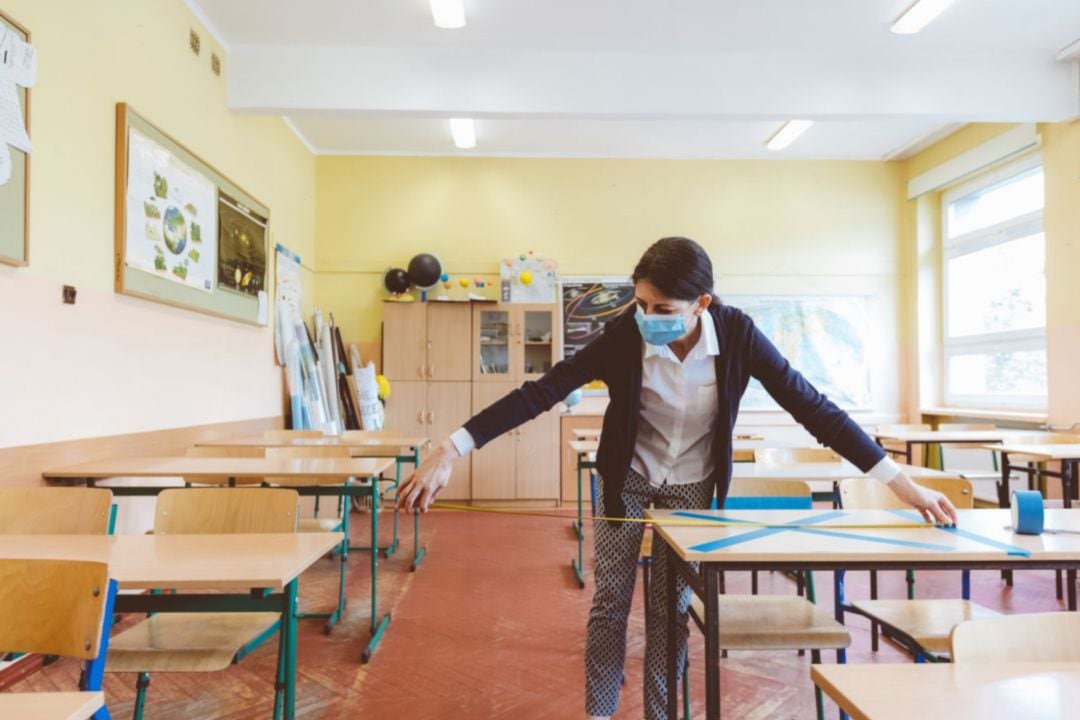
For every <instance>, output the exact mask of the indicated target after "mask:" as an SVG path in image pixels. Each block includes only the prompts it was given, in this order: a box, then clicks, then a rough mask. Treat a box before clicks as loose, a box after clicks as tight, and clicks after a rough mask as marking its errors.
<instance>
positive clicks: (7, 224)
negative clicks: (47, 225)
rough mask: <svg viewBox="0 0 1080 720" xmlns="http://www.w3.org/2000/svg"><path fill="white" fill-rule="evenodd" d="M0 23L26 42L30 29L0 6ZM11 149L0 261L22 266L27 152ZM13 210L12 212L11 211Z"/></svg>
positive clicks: (0, 204)
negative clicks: (10, 165) (9, 176)
mask: <svg viewBox="0 0 1080 720" xmlns="http://www.w3.org/2000/svg"><path fill="white" fill-rule="evenodd" d="M0 26H6V27H7V28H9V29H12V30H14V31H15V32H16V33H18V34H19V35H20V36H21V39H22V40H23V41H24V42H30V31H29V30H28V29H27V28H25V27H24V26H23V25H21V24H19V22H18V21H17V20H15V18H13V17H11V16H10V15H8V14H7V13H5V12H4V11H3V10H0ZM17 90H18V93H19V100H20V102H22V110H23V117H24V119H25V122H26V130H27V132H29V131H30V89H29V88H24V87H19V88H17ZM6 150H7V151H8V152H10V153H11V164H12V168H11V180H9V181H8V182H7V183H5V184H3V185H0V263H3V264H5V265H14V266H16V267H26V266H27V265H29V264H30V156H29V155H28V154H26V153H23V152H22V151H20V150H16V149H15V148H12V147H8V148H6ZM11 210H14V211H15V212H11Z"/></svg>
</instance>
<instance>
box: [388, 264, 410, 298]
mask: <svg viewBox="0 0 1080 720" xmlns="http://www.w3.org/2000/svg"><path fill="white" fill-rule="evenodd" d="M382 281H383V287H385V288H386V289H387V290H388V291H389V292H392V293H394V294H395V295H400V294H401V293H403V292H405V291H406V290H408V289H409V274H408V273H407V272H405V271H404V270H402V269H401V268H390V269H389V270H387V271H386V272H385V273H383V278H382Z"/></svg>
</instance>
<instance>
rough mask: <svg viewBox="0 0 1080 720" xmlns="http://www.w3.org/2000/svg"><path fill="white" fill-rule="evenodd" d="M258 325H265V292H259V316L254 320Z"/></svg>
mask: <svg viewBox="0 0 1080 720" xmlns="http://www.w3.org/2000/svg"><path fill="white" fill-rule="evenodd" d="M255 319H256V321H257V322H258V323H259V324H260V325H265V324H266V291H265V290H260V291H259V314H258V316H257V317H256V318H255Z"/></svg>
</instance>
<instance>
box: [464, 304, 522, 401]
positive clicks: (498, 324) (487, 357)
mask: <svg viewBox="0 0 1080 720" xmlns="http://www.w3.org/2000/svg"><path fill="white" fill-rule="evenodd" d="M510 323H511V310H510V308H508V307H505V306H502V305H489V304H478V305H476V306H475V307H473V327H472V331H473V353H472V355H473V368H472V379H473V380H475V381H477V382H490V383H502V382H506V381H507V380H513V379H514V374H513V366H512V365H511V361H512V357H511V356H512V355H513V353H514V352H516V349H515V346H514V345H513V344H512V340H513V337H512V335H511V331H510V330H511V328H510ZM474 406H475V404H474Z"/></svg>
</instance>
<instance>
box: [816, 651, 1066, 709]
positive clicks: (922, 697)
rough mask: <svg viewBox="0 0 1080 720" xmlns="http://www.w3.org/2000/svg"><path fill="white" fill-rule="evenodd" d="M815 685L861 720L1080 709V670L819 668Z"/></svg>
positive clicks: (1026, 666)
mask: <svg viewBox="0 0 1080 720" xmlns="http://www.w3.org/2000/svg"><path fill="white" fill-rule="evenodd" d="M810 677H811V678H812V679H813V681H814V683H815V684H816V685H817V686H818V687H820V688H821V689H822V690H823V691H824V692H825V694H826V695H828V696H829V697H830V698H832V699H833V701H834V702H836V704H837V705H839V706H840V708H841V709H842V710H844V711H846V712H847V713H849V714H850V715H851V717H852V718H854V720H870V719H871V718H872V719H873V720H909V719H910V718H921V719H923V720H1018V719H1019V718H1023V720H1063V719H1064V718H1066V717H1071V716H1073V714H1074V713H1075V712H1076V711H1077V708H1080V663H963V664H956V665H954V664H952V663H942V664H929V663H923V664H904V665H815V666H813V667H811V668H810ZM1069 708H1072V710H1070V709H1069Z"/></svg>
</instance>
